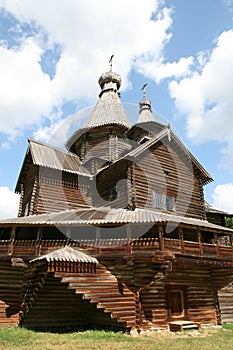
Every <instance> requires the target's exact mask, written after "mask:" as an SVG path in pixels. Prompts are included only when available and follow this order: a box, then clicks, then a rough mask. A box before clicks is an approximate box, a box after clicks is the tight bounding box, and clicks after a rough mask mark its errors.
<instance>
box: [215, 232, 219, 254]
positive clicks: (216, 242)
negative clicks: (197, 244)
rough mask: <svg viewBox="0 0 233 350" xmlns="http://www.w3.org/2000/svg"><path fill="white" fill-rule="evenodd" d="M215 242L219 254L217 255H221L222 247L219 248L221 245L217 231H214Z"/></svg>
mask: <svg viewBox="0 0 233 350" xmlns="http://www.w3.org/2000/svg"><path fill="white" fill-rule="evenodd" d="M214 242H215V245H216V254H217V256H219V255H220V249H219V245H218V235H217V233H216V232H215V233H214Z"/></svg>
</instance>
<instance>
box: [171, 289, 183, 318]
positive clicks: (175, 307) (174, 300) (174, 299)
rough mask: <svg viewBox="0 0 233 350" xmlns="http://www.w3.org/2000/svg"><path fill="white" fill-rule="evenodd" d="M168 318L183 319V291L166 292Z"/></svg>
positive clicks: (172, 290)
mask: <svg viewBox="0 0 233 350" xmlns="http://www.w3.org/2000/svg"><path fill="white" fill-rule="evenodd" d="M168 317H169V318H170V319H178V318H183V317H185V307H184V291H183V290H182V289H171V290H169V291H168Z"/></svg>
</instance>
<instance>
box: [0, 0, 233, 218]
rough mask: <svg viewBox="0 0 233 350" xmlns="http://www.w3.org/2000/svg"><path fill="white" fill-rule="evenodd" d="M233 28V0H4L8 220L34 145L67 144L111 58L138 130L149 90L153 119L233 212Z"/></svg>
mask: <svg viewBox="0 0 233 350" xmlns="http://www.w3.org/2000/svg"><path fill="white" fill-rule="evenodd" d="M232 25H233V1H232V0H195V1H194V0H138V1H135V0H124V1H123V0H118V1H115V0H114V1H113V0H98V1H95V0H88V1H84V0H69V1H66V0H50V1H47V0H38V1H36V2H35V1H33V0H7V1H6V0H0V94H1V98H0V120H1V123H0V195H1V202H0V217H1V218H4V217H12V216H16V215H17V205H18V196H17V195H15V194H14V188H15V184H16V181H17V177H18V174H19V171H20V167H21V164H22V161H23V158H24V155H25V152H26V148H27V138H28V137H33V138H36V139H39V140H41V141H43V142H48V143H53V142H54V133H56V136H58V135H59V137H60V139H62V138H66V137H67V136H69V133H70V132H71V130H70V129H68V127H67V122H66V120H70V119H72V118H71V116H72V115H73V114H75V113H77V112H79V111H80V110H81V111H82V110H84V111H86V112H83V113H79V114H78V115H79V124H80V125H78V127H81V126H82V123H83V122H84V121H85V117H86V116H87V114H88V111H89V110H86V109H87V108H88V107H91V106H93V105H94V104H95V103H96V101H97V98H98V92H99V86H98V83H97V81H98V78H99V76H100V74H101V73H102V72H103V71H106V70H108V68H109V67H108V60H109V57H110V56H111V54H113V53H114V54H115V56H114V61H113V70H114V71H116V72H117V73H119V74H121V77H122V87H121V98H122V101H123V103H125V104H127V103H129V104H132V105H133V106H134V107H133V108H132V112H131V113H130V119H131V122H132V123H134V122H136V120H137V113H138V103H139V100H140V99H141V98H142V91H141V87H142V86H143V84H144V83H145V82H147V83H148V87H147V96H148V98H150V100H151V102H152V107H153V111H154V112H155V114H156V113H158V114H160V115H161V116H162V119H163V120H164V121H165V122H170V123H171V125H172V127H173V129H174V130H175V131H176V133H177V134H178V136H179V137H180V138H181V139H182V141H183V142H184V143H185V145H186V146H187V147H188V148H189V149H190V151H191V152H192V153H193V155H194V156H195V157H196V158H197V159H198V160H199V162H200V163H201V164H202V165H203V166H204V167H205V168H206V170H207V171H208V172H209V173H210V174H211V176H212V177H213V178H214V180H215V181H214V182H213V183H211V184H209V185H207V186H206V188H205V197H206V200H207V201H208V202H209V203H211V204H212V205H213V206H215V207H217V208H219V209H223V210H227V211H231V212H233V199H232V198H233V179H232V173H233V117H232V116H233V89H232V81H233V28H232V27H233V26H232ZM59 126H60V127H59ZM57 127H59V128H58V129H57ZM55 130H58V131H55ZM56 141H57V140H56Z"/></svg>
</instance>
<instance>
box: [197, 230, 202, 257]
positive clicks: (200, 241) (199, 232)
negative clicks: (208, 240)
mask: <svg viewBox="0 0 233 350" xmlns="http://www.w3.org/2000/svg"><path fill="white" fill-rule="evenodd" d="M197 240H198V244H199V249H200V255H201V256H202V255H203V247H202V239H201V231H200V229H199V228H197Z"/></svg>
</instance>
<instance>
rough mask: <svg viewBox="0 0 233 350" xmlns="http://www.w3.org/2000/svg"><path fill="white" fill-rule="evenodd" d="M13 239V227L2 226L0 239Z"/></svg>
mask: <svg viewBox="0 0 233 350" xmlns="http://www.w3.org/2000/svg"><path fill="white" fill-rule="evenodd" d="M9 239H11V227H1V228H0V240H2V241H4V240H9Z"/></svg>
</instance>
